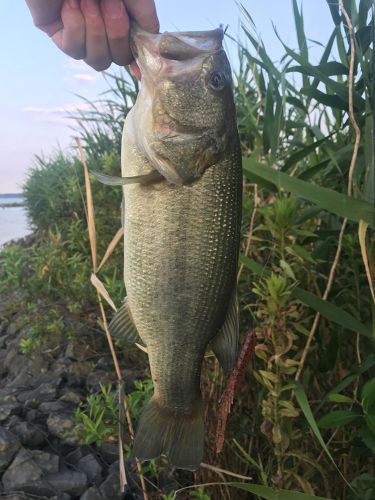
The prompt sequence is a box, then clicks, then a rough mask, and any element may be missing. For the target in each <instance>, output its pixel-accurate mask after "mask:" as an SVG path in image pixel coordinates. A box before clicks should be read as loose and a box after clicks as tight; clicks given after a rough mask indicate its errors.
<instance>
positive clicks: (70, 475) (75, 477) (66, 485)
mask: <svg viewBox="0 0 375 500" xmlns="http://www.w3.org/2000/svg"><path fill="white" fill-rule="evenodd" d="M46 480H47V481H48V484H49V485H51V486H52V487H53V488H55V492H56V491H59V492H63V493H69V494H70V495H73V496H78V495H82V493H83V492H84V491H85V490H86V488H87V485H88V482H87V476H86V474H85V473H84V472H76V471H62V472H58V473H56V474H48V476H47V477H46Z"/></svg>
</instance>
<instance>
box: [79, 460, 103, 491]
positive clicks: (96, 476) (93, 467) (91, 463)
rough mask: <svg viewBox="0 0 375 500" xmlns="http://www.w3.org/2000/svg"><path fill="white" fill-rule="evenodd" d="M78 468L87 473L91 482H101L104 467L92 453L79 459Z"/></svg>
mask: <svg viewBox="0 0 375 500" xmlns="http://www.w3.org/2000/svg"><path fill="white" fill-rule="evenodd" d="M77 469H78V470H79V471H81V472H84V473H85V474H86V476H87V479H88V480H89V481H90V483H92V484H96V485H98V484H100V483H101V481H102V470H103V467H102V466H101V465H100V463H99V462H98V459H97V458H96V457H95V455H93V454H92V453H89V454H88V455H86V456H84V457H82V458H81V459H80V460H79V461H78V463H77Z"/></svg>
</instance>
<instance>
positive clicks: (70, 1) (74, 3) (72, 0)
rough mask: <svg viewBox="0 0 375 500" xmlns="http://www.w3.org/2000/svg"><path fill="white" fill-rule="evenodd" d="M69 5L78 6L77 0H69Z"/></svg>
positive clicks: (73, 7) (75, 7)
mask: <svg viewBox="0 0 375 500" xmlns="http://www.w3.org/2000/svg"><path fill="white" fill-rule="evenodd" d="M69 5H70V7H71V8H72V9H78V8H79V0H69Z"/></svg>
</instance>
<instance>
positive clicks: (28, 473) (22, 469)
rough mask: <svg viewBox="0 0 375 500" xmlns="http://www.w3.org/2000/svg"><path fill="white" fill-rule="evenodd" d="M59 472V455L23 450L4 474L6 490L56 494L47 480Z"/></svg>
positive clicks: (3, 480)
mask: <svg viewBox="0 0 375 500" xmlns="http://www.w3.org/2000/svg"><path fill="white" fill-rule="evenodd" d="M58 470H59V457H58V456H57V455H53V454H51V453H46V452H43V451H39V450H25V449H24V448H22V449H21V450H20V451H19V452H18V453H17V456H16V458H15V459H14V460H13V462H12V464H11V465H10V466H9V467H8V469H7V470H6V471H5V472H4V474H3V478H2V482H3V486H4V490H5V491H15V490H16V491H22V492H25V493H31V494H34V495H48V496H50V495H51V494H54V493H56V490H54V489H53V487H52V486H51V485H50V484H48V481H47V478H48V476H49V475H53V474H56V473H57V472H58Z"/></svg>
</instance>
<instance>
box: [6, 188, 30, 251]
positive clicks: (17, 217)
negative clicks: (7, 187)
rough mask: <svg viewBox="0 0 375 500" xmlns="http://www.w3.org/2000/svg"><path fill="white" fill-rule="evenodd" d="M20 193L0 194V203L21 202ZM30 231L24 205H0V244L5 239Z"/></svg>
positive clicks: (20, 235)
mask: <svg viewBox="0 0 375 500" xmlns="http://www.w3.org/2000/svg"><path fill="white" fill-rule="evenodd" d="M22 202H23V198H22V195H8V194H5V195H4V194H0V205H2V204H3V203H22ZM29 233H31V229H30V227H29V226H28V223H27V219H26V212H25V209H24V207H5V208H3V207H1V206H0V246H1V245H3V244H4V243H6V242H7V241H10V240H13V239H16V238H22V237H23V236H26V235H27V234H29Z"/></svg>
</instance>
